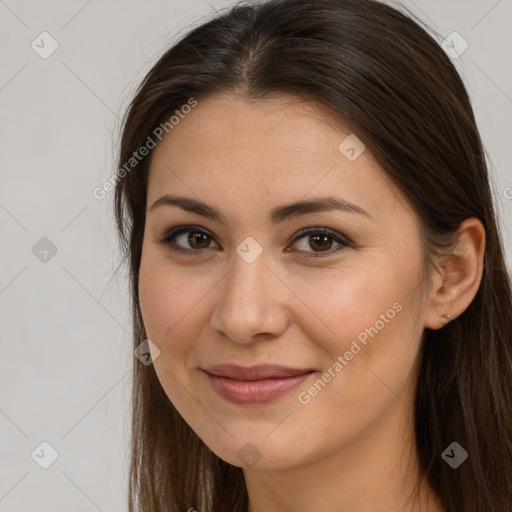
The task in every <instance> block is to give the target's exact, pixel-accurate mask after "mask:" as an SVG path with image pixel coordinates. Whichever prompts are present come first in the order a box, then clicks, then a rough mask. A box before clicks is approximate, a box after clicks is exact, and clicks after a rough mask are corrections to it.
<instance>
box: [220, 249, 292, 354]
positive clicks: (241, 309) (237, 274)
mask: <svg viewBox="0 0 512 512" xmlns="http://www.w3.org/2000/svg"><path fill="white" fill-rule="evenodd" d="M264 254H265V251H263V253H262V254H261V255H260V256H259V257H258V258H257V259H256V260H255V261H253V262H252V263H248V262H247V261H245V260H244V259H243V258H242V257H240V256H239V255H238V254H235V255H234V257H233V264H232V266H231V269H230V270H229V271H228V272H227V274H226V275H225V277H224V278H223V279H222V280H221V282H219V284H218V290H219V291H218V294H219V295H218V297H219V299H218V302H217V304H216V306H215V309H214V311H213V314H212V319H211V326H212V329H213V330H214V332H217V333H221V334H222V335H223V336H224V337H226V338H228V339H229V340H231V341H232V342H235V343H239V344H250V343H254V342H255V341H257V340H262V339H272V338H277V337H279V336H280V335H281V334H282V333H283V332H284V331H285V330H286V328H287V325H288V321H289V315H288V309H287V308H286V304H285V301H286V297H287V296H288V294H289V292H288V289H287V288H286V286H285V285H284V284H283V283H282V282H281V280H280V279H279V278H278V276H277V275H276V272H275V271H273V270H272V269H271V268H269V267H268V265H267V260H266V258H265V256H264Z"/></svg>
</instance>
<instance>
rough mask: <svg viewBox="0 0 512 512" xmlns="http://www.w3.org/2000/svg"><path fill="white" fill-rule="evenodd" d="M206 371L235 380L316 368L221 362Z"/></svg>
mask: <svg viewBox="0 0 512 512" xmlns="http://www.w3.org/2000/svg"><path fill="white" fill-rule="evenodd" d="M204 371H205V372H207V373H209V374H211V375H216V376H217V377H227V378H229V379H234V380H246V381H249V380H263V379H278V378H284V377H295V376H296V375H303V374H305V373H310V372H312V371H314V370H312V369H310V368H306V369H304V368H302V369H299V368H289V367H286V366H277V365H266V364H260V365H255V366H239V365H236V364H220V365H217V366H211V367H210V368H206V369H205V370H204Z"/></svg>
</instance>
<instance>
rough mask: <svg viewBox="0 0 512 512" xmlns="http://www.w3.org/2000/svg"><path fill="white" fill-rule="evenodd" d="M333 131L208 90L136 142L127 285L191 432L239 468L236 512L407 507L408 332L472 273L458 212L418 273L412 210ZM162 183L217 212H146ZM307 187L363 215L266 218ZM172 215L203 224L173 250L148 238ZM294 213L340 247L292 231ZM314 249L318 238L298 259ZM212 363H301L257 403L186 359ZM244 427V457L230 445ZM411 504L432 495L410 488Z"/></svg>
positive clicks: (436, 511)
mask: <svg viewBox="0 0 512 512" xmlns="http://www.w3.org/2000/svg"><path fill="white" fill-rule="evenodd" d="M350 133H351V132H350V130H349V129H348V128H346V127H344V126H343V125H341V124H340V125H339V126H338V125H336V126H334V125H333V123H330V122H327V118H326V117H325V116H324V115H322V111H321V109H320V108H315V106H314V105H313V104H311V103H305V102H303V101H300V100H298V99H296V98H292V97H279V98H274V99H272V100H265V101H264V102H257V103H254V102H248V101H247V100H244V99H243V98H242V97H240V96H234V95H216V96H212V97H209V98H207V99H202V100H201V101H199V102H198V105H197V106H196V107H195V108H194V109H193V110H192V112H191V113H190V114H188V115H187V116H186V117H185V118H184V119H183V120H181V121H180V124H179V125H178V126H176V127H175V128H174V129H173V130H172V132H170V133H169V134H168V135H167V136H166V137H165V138H164V139H163V141H162V142H161V143H160V144H159V145H158V146H157V147H156V148H155V150H154V153H153V156H152V162H151V169H150V177H149V184H148V192H147V199H148V201H147V204H148V213H147V215H146V224H145V234H144V241H143V251H142V261H141V267H140V279H139V286H140V295H139V297H140V305H141V309H142V313H143V318H144V324H145V328H146V333H147V335H148V338H149V339H150V340H151V341H152V342H153V343H154V344H155V345H156V346H157V347H158V348H159V350H160V354H159V355H158V357H155V360H154V366H155V370H156V373H157V375H158V378H159V380H160V382H161V384H162V386H163V388H164V390H165V392H166V394H167V395H168V397H169V399H170V400H171V401H172V403H173V404H174V406H175V407H176V408H177V410H178V411H179V412H180V414H181V415H182V416H183V418H184V419H185V420H186V422H187V423H188V424H189V425H190V427H191V428H192V429H193V430H194V431H195V432H196V433H197V434H198V435H199V437H200V438H201V439H202V440H203V441H204V442H205V443H206V444H207V445H208V446H209V447H210V448H211V450H212V451H213V452H214V453H216V454H217V455H218V456H219V457H221V458H222V459H224V460H226V461H227V462H229V463H231V464H233V465H236V466H242V467H244V475H245V478H246V483H247V488H248V493H249V500H250V506H249V511H250V512H273V511H276V512H277V511H283V510H287V511H302V512H303V511H304V510H306V511H308V512H319V511H322V512H329V511H337V512H345V511H347V512H348V511H354V510H365V511H368V512H377V511H379V512H380V511H382V512H384V511H386V512H389V511H390V510H396V511H398V510H403V511H404V512H405V511H412V510H417V509H416V508H413V504H412V503H411V502H408V499H409V497H410V495H411V493H412V491H413V489H414V484H415V483H416V480H415V479H416V477H417V474H418V466H417V455H416V451H415V447H414V443H413V425H414V424H413V404H414V390H415V384H416V380H417V374H418V364H419V362H420V361H419V357H418V351H419V347H420V342H421V339H422V334H423V331H424V329H425V327H429V328H430V329H440V328H443V327H444V325H445V324H446V322H447V320H445V319H442V318H441V315H442V314H444V313H449V314H451V315H452V318H455V317H456V316H458V315H460V314H461V313H462V312H463V311H464V310H465V309H466V308H467V307H468V305H469V304H470V303H471V301H472V300H473V298H474V296H475V294H476V292H477V290H478V287H479V285H480V281H481V268H482V263H483V253H484V249H485V230H484V228H483V226H482V224H481V223H480V221H478V220H477V219H468V220H466V221H465V222H464V223H463V224H462V225H461V229H460V230H459V236H460V242H461V248H462V251H463V254H462V253H460V254H454V255H449V256H446V257H444V258H443V259H442V260H440V261H439V262H438V263H439V265H440V272H439V273H438V274H435V275H434V276H433V285H432V288H431V289H430V290H429V289H427V288H426V287H425V286H424V285H425V279H424V274H423V269H422V267H421V260H420V241H419V235H418V220H417V218H416V216H415V214H414V212H413V211H412V210H411V209H410V208H409V207H408V206H407V204H406V203H405V202H404V201H403V200H402V199H401V196H400V195H399V194H398V192H397V191H396V190H394V189H393V188H392V186H391V185H390V184H389V182H388V181H387V180H386V179H385V175H384V173H383V171H382V170H381V169H380V168H379V166H378V164H377V162H376V161H375V159H374V158H373V156H372V155H371V154H370V152H369V151H368V150H365V151H363V153H362V154H361V155H360V156H359V157H358V158H357V159H356V160H354V161H350V160H349V159H347V158H346V156H345V155H344V154H342V153H341V152H340V151H339V150H338V146H339V144H340V142H342V141H343V140H344V139H345V138H346V137H347V136H348V135H349V134H350ZM164 194H173V195H177V196H186V197H190V198H194V199H200V200H202V201H204V202H206V203H207V204H209V205H211V206H213V207H215V208H217V209H218V210H220V211H221V213H222V214H223V215H224V216H225V217H226V220H227V225H223V224H222V223H220V222H218V221H216V220H213V219H209V218H206V217H203V216H201V215H199V214H196V213H192V212H187V211H185V210H183V209H181V208H179V207H177V206H168V205H164V206H160V207H158V208H155V209H154V210H152V211H149V210H150V206H151V205H152V204H153V202H154V201H156V200H157V199H158V198H160V197H161V196H162V195H164ZM322 196H335V197H337V198H341V199H344V200H347V201H350V202H351V203H354V204H355V205H357V206H359V207H360V208H363V209H364V210H366V211H367V212H368V214H370V216H371V218H368V217H366V216H364V215H359V214H355V213H349V212H342V211H336V210H330V211H322V212H316V213H309V214H307V215H303V216H300V217H296V218H290V219H288V220H286V221H284V222H282V223H280V224H277V225H275V226H273V225H272V223H271V222H270V219H269V217H268V213H269V211H270V210H271V209H272V208H274V207H276V206H280V205H285V204H289V203H293V202H295V201H298V200H305V199H312V198H318V197H322ZM181 225H193V226H196V228H195V231H194V228H192V229H191V230H192V231H193V232H196V231H197V228H200V232H203V233H206V235H207V236H206V238H205V239H201V238H200V239H199V241H196V242H194V240H192V245H190V243H189V242H187V235H188V233H185V234H184V235H181V236H179V237H178V239H175V244H176V245H177V246H178V247H182V248H185V249H189V251H190V254H189V255H184V254H180V253H178V252H174V251H172V249H171V246H170V245H169V244H167V245H166V244H163V243H161V242H159V240H160V239H162V238H164V237H165V235H166V234H167V233H168V232H169V231H170V229H171V228H174V227H177V226H181ZM310 227H315V228H316V227H326V228H329V229H331V230H332V231H334V233H335V234H337V235H339V236H340V237H342V238H343V237H348V238H349V240H351V241H352V242H353V246H348V247H344V248H343V247H341V246H340V245H339V244H338V243H337V242H336V240H335V239H333V238H328V242H327V244H324V245H322V243H318V242H317V243H316V244H315V241H309V242H308V236H307V235H306V236H302V237H301V238H299V239H297V234H298V233H299V231H300V230H302V229H304V228H310ZM196 236H197V235H196ZM248 236H251V237H253V238H254V239H255V240H256V241H257V242H258V244H259V245H260V246H261V248H262V253H261V254H260V255H259V256H258V257H257V258H256V260H255V261H254V262H252V263H248V262H247V261H245V260H244V259H243V258H242V257H241V256H240V255H239V254H238V253H237V251H236V249H237V247H238V246H239V245H240V244H241V242H242V241H244V239H245V238H246V237H248ZM196 240H197V239H196ZM329 242H331V243H330V244H329ZM287 248H288V250H286V249H287ZM194 251H195V252H194ZM322 251H324V253H330V254H329V255H327V256H324V257H319V258H315V257H314V255H315V254H318V253H319V252H322ZM192 253H193V254H192ZM396 303H398V304H399V305H400V306H401V310H400V312H397V313H396V315H395V316H394V318H393V319H391V320H389V321H388V322H386V323H385V325H384V327H383V328H382V329H380V330H379V331H378V334H376V335H375V336H374V337H373V338H368V342H367V345H366V346H364V345H362V344H361V343H359V345H360V346H361V347H362V350H361V351H360V352H359V353H357V355H355V356H354V357H353V359H352V360H350V361H349V362H348V364H347V365H346V366H344V367H343V369H342V370H341V371H339V372H338V373H336V376H335V377H333V378H332V379H331V381H330V382H329V383H327V384H326V386H325V387H324V388H323V389H321V391H319V392H318V393H317V394H316V396H314V397H312V398H311V400H310V402H309V403H308V404H302V403H300V402H299V400H298V394H299V393H300V392H304V391H305V392H307V390H308V389H309V388H311V386H312V385H313V384H314V382H315V381H317V380H318V378H320V377H321V376H322V374H323V373H324V372H326V371H327V370H328V369H329V368H330V367H332V366H333V363H334V362H335V361H336V357H337V356H338V355H343V354H344V353H345V352H346V351H347V350H349V349H350V346H351V343H352V342H353V341H354V340H356V339H357V336H358V334H360V333H361V332H363V331H364V330H365V328H369V327H370V326H374V325H375V324H376V321H377V320H379V318H381V317H380V315H381V314H385V313H386V311H388V310H389V309H390V308H392V306H393V304H396ZM154 354H155V356H156V355H157V354H156V352H154ZM226 362H230V363H236V364H241V365H254V364H258V363H267V364H271V363H273V364H280V365H283V366H290V367H293V368H310V369H314V370H316V371H317V373H316V374H314V375H313V376H312V377H311V378H309V379H308V380H307V381H306V382H304V383H303V384H302V385H301V386H300V388H298V389H297V390H294V391H292V392H291V393H290V394H288V395H286V396H284V397H282V398H279V399H278V400H276V401H274V402H271V403H270V404H266V405H258V406H247V405H244V406H240V405H235V404H232V403H230V402H227V401H226V400H224V399H223V398H221V397H220V396H219V395H218V394H217V393H216V392H215V391H214V390H213V389H212V387H211V385H210V382H209V380H208V378H207V376H206V375H205V374H204V372H203V371H202V370H201V368H207V367H209V366H212V365H215V364H220V363H226ZM247 443H252V445H253V448H252V450H253V451H254V452H255V453H256V456H255V458H254V459H253V462H252V463H246V462H247V459H246V460H245V462H244V461H243V460H242V459H241V458H240V457H239V455H238V452H239V450H241V449H242V448H243V447H244V446H246V444H247ZM245 450H246V451H247V450H248V448H247V446H246V448H245ZM242 453H244V452H242ZM254 461H256V463H255V464H254ZM420 502H421V505H422V510H428V511H430V512H442V511H443V509H442V508H441V506H440V504H439V503H438V502H437V500H436V497H435V495H434V493H433V492H432V491H431V490H430V489H429V488H427V487H425V488H423V490H422V492H421V494H420Z"/></svg>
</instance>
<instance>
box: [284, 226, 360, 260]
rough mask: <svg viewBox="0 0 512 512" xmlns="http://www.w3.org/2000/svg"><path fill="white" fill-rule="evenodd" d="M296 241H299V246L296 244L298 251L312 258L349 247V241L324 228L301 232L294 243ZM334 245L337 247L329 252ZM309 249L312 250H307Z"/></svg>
mask: <svg viewBox="0 0 512 512" xmlns="http://www.w3.org/2000/svg"><path fill="white" fill-rule="evenodd" d="M298 241H300V244H298V245H299V251H300V252H309V253H312V256H313V257H317V256H324V254H323V253H325V255H326V256H328V255H330V254H333V253H335V252H337V251H339V250H340V249H344V248H346V247H350V245H351V243H350V242H349V241H347V240H345V239H344V238H342V237H341V236H340V235H338V234H337V233H334V232H332V231H330V230H328V229H326V228H312V229H309V230H308V231H306V232H302V234H301V235H300V236H299V237H297V238H296V239H295V241H294V243H296V242H298ZM334 244H337V245H338V247H337V248H335V249H334V250H330V249H331V248H332V247H333V245H334ZM310 248H311V249H313V250H312V251H311V250H308V249H310ZM315 253H318V254H315Z"/></svg>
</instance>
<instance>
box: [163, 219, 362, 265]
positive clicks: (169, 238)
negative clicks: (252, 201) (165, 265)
mask: <svg viewBox="0 0 512 512" xmlns="http://www.w3.org/2000/svg"><path fill="white" fill-rule="evenodd" d="M191 232H193V233H200V234H202V235H206V236H207V237H209V238H211V239H213V237H212V236H211V235H209V234H208V233H207V232H205V231H203V230H202V229H201V228H198V227H196V226H180V227H177V228H174V229H171V230H170V231H169V232H168V233H167V234H166V235H165V236H164V237H163V238H161V239H159V242H160V243H162V244H164V245H167V246H168V247H169V248H170V249H171V250H172V251H175V252H178V253H181V254H187V255H190V256H192V254H191V253H198V252H203V251H204V250H207V249H209V247H206V248H205V249H184V248H183V247H178V246H176V245H174V244H173V243H174V239H175V238H176V237H177V236H178V235H181V234H183V233H191ZM312 234H314V235H317V234H321V235H326V236H329V237H331V238H332V239H333V240H334V241H335V242H336V243H338V244H340V246H339V247H337V248H335V249H329V250H328V251H319V252H310V251H298V252H306V253H308V254H310V256H309V257H312V258H324V257H326V256H330V255H332V254H334V253H337V252H339V251H340V250H342V249H346V248H348V247H352V246H353V243H352V242H351V241H350V240H349V239H348V238H346V237H345V238H344V237H341V236H340V235H338V234H337V233H336V232H334V231H331V230H330V229H327V228H307V229H304V230H302V231H300V232H299V233H298V235H297V237H295V238H294V239H293V241H292V243H295V242H297V241H298V240H300V239H301V238H304V237H306V236H307V235H312Z"/></svg>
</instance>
